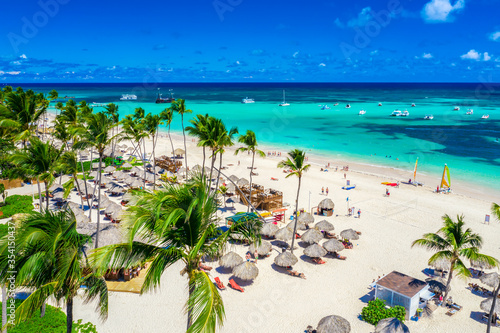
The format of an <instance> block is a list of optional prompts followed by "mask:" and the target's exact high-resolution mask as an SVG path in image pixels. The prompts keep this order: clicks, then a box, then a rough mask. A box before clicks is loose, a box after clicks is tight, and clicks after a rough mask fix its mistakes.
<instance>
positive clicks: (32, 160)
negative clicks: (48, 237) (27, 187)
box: [11, 137, 64, 212]
mask: <svg viewBox="0 0 500 333" xmlns="http://www.w3.org/2000/svg"><path fill="white" fill-rule="evenodd" d="M63 149H64V145H63V147H61V149H60V150H59V149H56V148H55V147H54V146H52V145H51V144H50V143H49V142H42V141H41V140H40V139H38V138H37V137H32V138H31V139H30V146H29V147H28V148H27V149H25V150H20V151H17V152H14V153H13V154H12V155H11V161H12V162H13V163H14V164H15V165H17V167H18V168H19V170H20V173H22V172H23V171H24V172H26V173H27V174H31V175H32V176H35V177H36V178H37V183H38V196H39V200H40V212H42V207H43V204H42V192H41V189H40V180H41V181H43V183H44V185H45V199H46V200H45V202H46V207H45V209H46V210H48V209H49V186H50V185H51V184H52V182H53V181H54V173H55V171H56V166H57V163H58V159H59V157H60V155H61V153H62V150H63Z"/></svg>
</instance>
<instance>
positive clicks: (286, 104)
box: [279, 89, 290, 106]
mask: <svg viewBox="0 0 500 333" xmlns="http://www.w3.org/2000/svg"><path fill="white" fill-rule="evenodd" d="M285 97H286V95H285V89H283V102H282V103H280V104H279V106H289V105H290V104H289V103H287V102H286V98H285Z"/></svg>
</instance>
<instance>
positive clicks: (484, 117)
mask: <svg viewBox="0 0 500 333" xmlns="http://www.w3.org/2000/svg"><path fill="white" fill-rule="evenodd" d="M489 117H490V115H489V114H483V116H482V117H481V119H488V118H489Z"/></svg>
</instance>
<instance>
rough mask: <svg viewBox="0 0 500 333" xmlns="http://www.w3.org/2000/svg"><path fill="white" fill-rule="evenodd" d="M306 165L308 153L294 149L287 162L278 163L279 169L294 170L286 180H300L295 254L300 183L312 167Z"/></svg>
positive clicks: (294, 229)
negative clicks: (289, 178)
mask: <svg viewBox="0 0 500 333" xmlns="http://www.w3.org/2000/svg"><path fill="white" fill-rule="evenodd" d="M305 163H306V152H305V151H304V150H300V149H294V150H291V151H289V152H288V157H287V159H286V160H284V161H281V162H279V163H278V168H289V169H290V170H292V172H290V173H289V174H288V175H286V178H288V177H291V176H297V177H298V178H299V185H298V187H297V199H296V200H295V219H294V224H293V237H292V247H291V249H290V252H292V253H293V244H294V242H295V235H296V233H297V216H298V214H297V213H298V210H299V193H300V183H301V181H302V176H303V174H304V172H306V171H307V170H308V169H309V168H310V167H311V165H310V164H305Z"/></svg>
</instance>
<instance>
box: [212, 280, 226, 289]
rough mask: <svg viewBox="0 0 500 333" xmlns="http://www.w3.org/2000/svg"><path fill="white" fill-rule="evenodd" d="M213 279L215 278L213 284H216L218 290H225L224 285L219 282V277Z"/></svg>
mask: <svg viewBox="0 0 500 333" xmlns="http://www.w3.org/2000/svg"><path fill="white" fill-rule="evenodd" d="M214 280H215V284H216V285H217V288H219V289H220V290H226V287H225V286H224V284H223V283H222V282H221V280H220V279H219V277H216V278H215V279H214Z"/></svg>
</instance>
